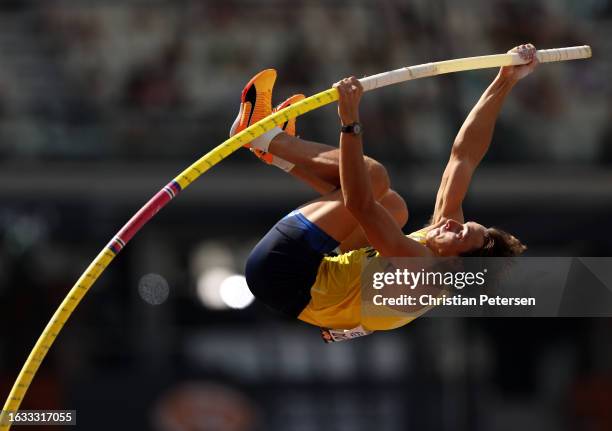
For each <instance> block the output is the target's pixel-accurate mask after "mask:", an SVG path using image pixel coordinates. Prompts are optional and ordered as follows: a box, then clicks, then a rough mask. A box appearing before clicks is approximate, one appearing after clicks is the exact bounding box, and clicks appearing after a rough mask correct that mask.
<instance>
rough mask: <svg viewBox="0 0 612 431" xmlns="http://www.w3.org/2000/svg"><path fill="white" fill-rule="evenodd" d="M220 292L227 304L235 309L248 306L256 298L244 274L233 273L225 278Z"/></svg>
mask: <svg viewBox="0 0 612 431" xmlns="http://www.w3.org/2000/svg"><path fill="white" fill-rule="evenodd" d="M220 294H221V300H222V301H223V302H224V303H225V305H227V306H228V307H230V308H235V309H242V308H246V307H248V306H249V305H251V303H252V302H253V300H254V299H255V297H254V296H253V294H252V293H251V291H250V290H249V287H248V286H247V282H246V278H244V276H243V275H232V276H230V277H227V278H226V279H225V280H223V282H222V283H221V287H220Z"/></svg>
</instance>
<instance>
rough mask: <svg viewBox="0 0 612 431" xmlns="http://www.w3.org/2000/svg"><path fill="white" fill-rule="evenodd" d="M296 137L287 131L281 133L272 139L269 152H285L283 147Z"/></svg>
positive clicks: (276, 153) (277, 153) (275, 153)
mask: <svg viewBox="0 0 612 431" xmlns="http://www.w3.org/2000/svg"><path fill="white" fill-rule="evenodd" d="M292 139H295V138H294V137H293V136H290V135H288V134H287V133H285V132H282V133H279V134H278V135H276V136H275V137H274V138H272V140H271V141H270V145H269V146H268V152H269V153H271V154H274V155H279V153H284V151H283V148H284V147H285V146H286V145H291V140H292Z"/></svg>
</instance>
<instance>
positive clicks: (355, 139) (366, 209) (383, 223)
mask: <svg viewBox="0 0 612 431" xmlns="http://www.w3.org/2000/svg"><path fill="white" fill-rule="evenodd" d="M334 87H335V88H336V89H337V90H338V93H339V99H338V114H339V116H340V120H341V122H342V125H343V126H346V125H349V124H352V123H354V122H359V101H360V99H361V95H362V93H363V88H362V86H361V83H360V82H359V81H358V80H357V79H356V78H355V77H351V78H346V79H343V80H342V81H340V82H338V83H336V84H334ZM340 185H341V188H342V197H343V199H344V206H345V207H346V208H347V209H348V210H349V211H350V213H351V214H352V216H353V217H354V218H355V219H356V220H357V222H358V223H359V224H360V226H361V227H362V228H363V231H364V232H365V234H366V237H367V239H368V240H369V242H370V244H371V245H372V246H373V247H374V248H375V249H376V250H378V252H379V253H380V254H381V255H383V256H427V255H429V254H430V253H431V252H430V251H429V249H428V248H427V247H424V246H423V245H421V244H419V243H418V242H416V241H413V240H412V239H410V238H407V237H406V236H404V234H403V232H402V230H401V229H400V227H399V225H398V224H397V222H396V221H395V219H394V218H393V216H392V215H391V214H390V213H389V211H387V210H386V209H385V207H384V206H382V205H381V204H380V202H378V199H379V198H380V197H381V196H382V195H383V194H384V193H386V192H387V190H388V189H389V187H388V185H387V187H386V188H385V187H376V189H374V188H373V187H372V183H371V180H370V176H369V175H368V172H367V169H366V166H365V162H364V158H363V145H362V141H361V135H357V134H353V133H341V134H340Z"/></svg>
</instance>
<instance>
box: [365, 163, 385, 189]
mask: <svg viewBox="0 0 612 431" xmlns="http://www.w3.org/2000/svg"><path fill="white" fill-rule="evenodd" d="M365 163H366V166H367V169H368V174H369V175H370V182H371V183H372V191H373V192H374V195H375V196H377V197H381V196H383V195H384V194H385V193H386V192H387V191H388V190H389V187H391V180H390V179H389V174H388V173H387V168H385V167H384V166H383V165H382V164H381V163H380V162H378V161H376V160H374V159H371V158H369V157H366V158H365Z"/></svg>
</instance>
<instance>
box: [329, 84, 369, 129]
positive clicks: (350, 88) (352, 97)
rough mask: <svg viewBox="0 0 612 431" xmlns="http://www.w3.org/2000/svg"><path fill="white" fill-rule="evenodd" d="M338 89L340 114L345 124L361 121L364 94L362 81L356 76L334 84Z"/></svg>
mask: <svg viewBox="0 0 612 431" xmlns="http://www.w3.org/2000/svg"><path fill="white" fill-rule="evenodd" d="M334 88H335V89H336V90H338V115H339V116H340V121H341V122H342V125H343V126H346V125H347V124H351V123H354V122H359V102H360V101H361V95H362V94H363V86H362V85H361V82H359V80H358V79H357V78H355V77H354V76H351V77H350V78H344V79H343V80H342V81H338V82H336V83H335V84H334Z"/></svg>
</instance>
